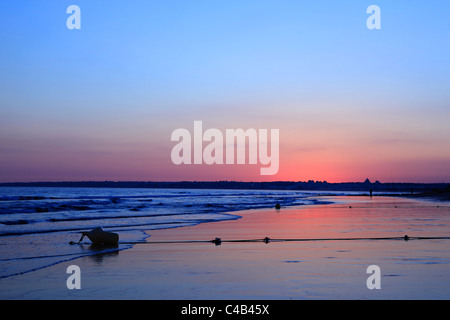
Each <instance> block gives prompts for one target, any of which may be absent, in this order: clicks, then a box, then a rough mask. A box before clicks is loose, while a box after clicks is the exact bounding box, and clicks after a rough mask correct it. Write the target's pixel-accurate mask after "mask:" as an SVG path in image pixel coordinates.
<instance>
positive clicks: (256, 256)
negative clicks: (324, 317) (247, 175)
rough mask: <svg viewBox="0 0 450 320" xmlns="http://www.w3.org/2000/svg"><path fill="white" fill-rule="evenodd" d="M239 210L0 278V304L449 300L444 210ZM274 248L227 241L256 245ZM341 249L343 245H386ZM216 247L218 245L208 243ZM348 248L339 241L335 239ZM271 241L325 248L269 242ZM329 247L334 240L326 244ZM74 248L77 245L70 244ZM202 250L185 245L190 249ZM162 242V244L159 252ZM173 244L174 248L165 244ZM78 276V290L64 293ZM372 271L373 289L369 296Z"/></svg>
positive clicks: (406, 206)
mask: <svg viewBox="0 0 450 320" xmlns="http://www.w3.org/2000/svg"><path fill="white" fill-rule="evenodd" d="M327 200H330V201H333V203H331V204H321V205H306V206H298V207H290V208H283V207H282V208H281V209H280V210H276V209H274V208H273V209H272V208H270V209H256V210H246V211H240V212H237V213H235V214H237V215H239V216H240V218H239V219H233V220H225V221H218V222H210V223H201V224H198V225H195V226H186V227H180V228H170V229H161V230H150V231H148V234H150V237H148V238H147V239H146V243H143V244H135V245H133V247H132V248H131V249H127V250H121V251H116V252H110V253H103V254H99V255H89V256H84V257H80V258H77V259H73V260H69V261H65V262H61V263H58V264H56V265H52V266H49V267H46V268H42V269H39V270H36V271H33V272H27V273H24V274H21V275H16V276H11V277H7V278H4V279H0V297H1V299H92V300H95V299H125V300H128V299H130V300H131V299H149V300H224V299H225V300H228V299H231V300H300V299H369V300H371V299H449V298H450V268H449V267H450V250H449V245H448V244H449V241H450V240H447V239H430V240H414V239H411V240H409V241H405V240H403V239H402V238H401V237H403V236H404V235H408V236H409V237H411V238H412V237H419V236H420V237H445V236H449V234H448V230H450V229H449V225H450V218H449V215H448V214H449V212H450V210H449V206H448V204H445V203H444V204H443V203H440V202H433V201H418V200H412V199H405V198H396V197H392V198H391V197H373V198H369V197H349V196H346V197H332V198H329V199H327ZM265 237H268V238H270V239H273V241H268V243H265V242H264V241H255V242H228V241H229V240H249V239H261V240H262V239H264V238H265ZM389 237H399V238H398V239H388V240H349V238H389ZM215 238H220V239H221V240H222V241H223V242H222V243H221V244H220V245H215V244H214V243H212V242H210V240H213V239H215ZM344 238H345V239H347V240H339V239H344ZM276 239H328V240H315V241H276ZM329 239H334V240H329ZM75 240H78V239H75ZM197 240H199V241H203V242H191V241H197ZM162 242H164V243H162ZM171 242H174V243H171ZM70 265H77V266H79V268H80V270H81V289H79V290H77V289H74V290H69V289H68V288H67V286H66V281H67V278H68V277H69V275H70V274H68V273H67V268H68V267H69V266H70ZM371 265H377V266H379V268H380V271H381V288H380V289H373V290H370V289H368V287H367V285H366V281H367V279H368V277H369V276H370V274H368V273H367V268H368V267H369V266H371Z"/></svg>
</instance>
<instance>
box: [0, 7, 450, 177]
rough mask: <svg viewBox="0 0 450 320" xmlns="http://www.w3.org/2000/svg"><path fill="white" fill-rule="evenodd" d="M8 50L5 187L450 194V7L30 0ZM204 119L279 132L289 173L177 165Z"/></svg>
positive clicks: (4, 30)
mask: <svg viewBox="0 0 450 320" xmlns="http://www.w3.org/2000/svg"><path fill="white" fill-rule="evenodd" d="M70 5H77V6H78V7H79V8H80V12H81V14H80V22H81V28H80V29H69V28H68V27H67V24H66V21H67V19H68V18H69V17H70V16H71V13H67V12H66V10H67V8H68V7H69V6H70ZM370 5H377V6H378V7H379V8H380V12H381V13H380V21H381V29H374V30H371V29H368V27H367V24H366V21H367V19H368V18H369V17H370V16H371V14H370V13H369V14H368V13H367V12H366V10H367V8H368V7H369V6H370ZM0 40H1V45H0V182H22V181H24V182H26V181H69V180H70V181H87V180H91V181H93V180H95V181H104V180H114V181H115V180H123V181H180V180H198V181H199V180H208V181H211V180H239V181H282V180H283V181H307V180H316V181H317V180H319V181H322V180H326V181H328V182H346V181H364V180H365V179H366V178H369V179H370V180H371V181H375V180H379V181H380V182H446V183H448V182H450V148H449V146H450V125H449V123H450V79H449V75H450V59H449V56H450V2H449V1H435V0H431V1H381V0H374V1H364V0H354V1H350V0H346V1H334V0H318V1H300V0H276V1H275V0H271V1H269V0H245V1H242V0H239V1H237V0H227V1H222V0H217V1H206V0H165V1H160V0H151V1H148V0H145V1H144V0H142V1H139V0H135V1H129V2H123V1H96V0H89V1H83V0H71V1H65V0H64V1H61V0H58V1H55V0H46V1H43V0H28V1H24V0H17V1H8V2H5V3H2V6H1V9H0ZM194 121H202V123H203V128H204V130H206V129H208V128H217V129H219V130H220V131H221V132H223V133H225V131H226V129H233V128H242V129H244V130H245V129H249V128H254V129H256V130H258V129H267V130H271V129H278V130H279V170H278V173H277V174H275V175H261V174H260V169H261V167H262V165H261V164H260V163H258V164H252V165H251V164H248V163H247V164H243V165H242V164H241V165H237V164H234V165H231V164H222V165H220V164H213V165H206V164H202V165H198V164H191V165H188V164H182V165H175V164H174V163H173V161H172V159H171V151H172V149H173V148H174V146H175V145H176V142H174V141H171V134H172V132H173V131H174V130H176V129H178V128H185V129H187V130H189V131H190V132H193V130H194Z"/></svg>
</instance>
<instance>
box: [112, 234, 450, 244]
mask: <svg viewBox="0 0 450 320" xmlns="http://www.w3.org/2000/svg"><path fill="white" fill-rule="evenodd" d="M358 240H404V241H408V240H450V237H409V236H408V235H405V236H403V237H380V238H311V239H271V238H269V237H265V238H263V239H237V240H222V239H221V238H215V239H214V240H178V241H177V240H174V241H149V242H119V244H177V243H213V244H215V245H220V244H222V243H224V242H264V243H266V244H267V243H270V242H302V241H305V242H306V241H358Z"/></svg>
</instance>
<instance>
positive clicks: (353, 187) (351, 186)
mask: <svg viewBox="0 0 450 320" xmlns="http://www.w3.org/2000/svg"><path fill="white" fill-rule="evenodd" d="M0 187H76V188H153V189H156V188H161V189H165V188H170V189H253V190H299V191H362V192H370V191H372V192H400V193H408V194H412V195H415V194H418V193H447V192H449V191H450V184H448V183H381V182H379V181H376V182H374V183H372V182H370V181H369V180H368V179H367V180H366V181H364V182H339V183H330V182H327V181H312V180H310V181H308V182H303V181H297V182H295V181H273V182H242V181H177V182H168V181H166V182H158V181H60V182H8V183H0Z"/></svg>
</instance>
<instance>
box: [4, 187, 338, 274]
mask: <svg viewBox="0 0 450 320" xmlns="http://www.w3.org/2000/svg"><path fill="white" fill-rule="evenodd" d="M334 194H336V193H334ZM337 194H340V193H337ZM321 195H323V193H320V192H301V191H280V190H274V191H270V190H269V191H267V190H257V191H255V190H201V189H140V188H43V187H39V188H34V187H0V279H1V278H5V277H10V276H13V275H18V274H22V273H27V272H30V271H33V270H38V269H41V268H45V267H48V266H51V265H54V264H57V263H60V262H63V261H69V260H72V259H76V258H79V257H82V256H86V255H94V254H99V253H108V252H117V250H124V249H128V248H131V247H132V244H130V243H135V242H141V241H145V239H146V238H147V237H148V236H150V235H149V234H148V233H146V231H148V230H155V229H164V228H177V227H184V226H192V225H196V224H199V223H203V222H213V221H221V220H230V219H239V218H240V217H239V215H238V211H239V210H248V209H259V208H267V207H274V206H275V205H276V204H277V203H279V204H280V205H281V206H282V207H286V206H298V205H314V204H323V203H326V202H325V200H321V199H320V196H321ZM96 227H102V228H103V230H105V231H111V232H117V233H119V236H120V239H119V246H118V247H116V248H100V249H99V248H96V247H93V246H90V245H89V243H87V242H83V243H82V244H81V245H70V244H69V243H70V242H78V240H79V239H80V237H81V232H83V231H89V230H92V229H94V228H96Z"/></svg>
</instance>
